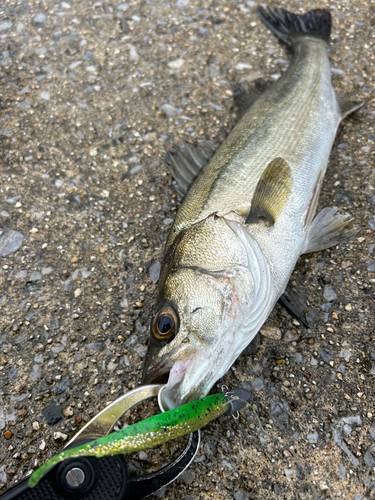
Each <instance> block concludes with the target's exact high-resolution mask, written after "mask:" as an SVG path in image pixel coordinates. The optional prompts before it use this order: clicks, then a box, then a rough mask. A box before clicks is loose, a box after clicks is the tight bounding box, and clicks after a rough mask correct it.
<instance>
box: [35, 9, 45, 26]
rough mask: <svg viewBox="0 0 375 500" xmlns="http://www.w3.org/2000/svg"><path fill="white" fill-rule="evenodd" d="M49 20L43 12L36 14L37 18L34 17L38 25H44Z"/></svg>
mask: <svg viewBox="0 0 375 500" xmlns="http://www.w3.org/2000/svg"><path fill="white" fill-rule="evenodd" d="M46 19H47V16H46V15H45V14H43V12H39V13H38V14H36V16H34V19H33V21H34V23H37V24H43V23H44V22H45V20H46Z"/></svg>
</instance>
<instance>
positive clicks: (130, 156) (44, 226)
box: [0, 0, 375, 500]
mask: <svg viewBox="0 0 375 500" xmlns="http://www.w3.org/2000/svg"><path fill="white" fill-rule="evenodd" d="M270 5H271V6H274V5H278V6H283V7H285V8H288V9H289V10H292V11H296V12H302V11H306V10H308V9H310V8H317V7H325V8H329V9H330V11H331V13H332V17H333V33H332V43H331V46H332V51H331V54H330V58H331V63H332V80H333V84H334V87H335V89H336V90H337V93H338V94H340V95H346V96H350V97H351V98H353V99H355V100H359V101H362V100H364V101H366V102H367V104H366V106H365V107H363V108H362V109H361V110H359V111H358V112H357V113H356V114H354V115H352V116H350V117H349V118H348V119H347V120H345V122H344V123H343V124H342V126H341V127H340V130H339V133H338V136H337V139H336V142H335V145H334V147H333V150H332V155H331V159H330V165H329V168H328V171H327V174H326V177H325V179H324V182H323V187H322V192H321V196H320V201H319V209H321V208H323V207H326V206H332V205H336V206H338V207H339V210H340V212H341V211H342V212H348V213H350V214H351V215H352V216H353V218H354V222H355V224H356V225H357V226H358V229H359V232H358V234H357V235H356V236H355V237H354V238H353V239H352V240H350V241H349V242H347V243H343V244H340V245H338V246H337V247H336V248H332V249H330V250H328V251H324V252H319V253H316V254H311V255H308V256H304V257H302V258H301V259H300V260H299V262H298V265H297V267H296V270H295V272H294V273H293V276H292V283H293V284H294V286H295V287H296V289H297V290H299V291H298V294H299V296H300V298H301V300H302V302H303V303H304V304H305V308H306V314H307V317H308V320H309V326H310V328H309V329H306V328H304V327H303V326H301V325H299V324H298V323H296V321H295V320H293V319H292V318H291V317H290V316H288V314H287V313H286V312H285V311H284V310H282V309H281V308H280V307H279V306H277V307H276V308H275V310H274V311H273V313H272V314H271V317H270V318H269V320H268V321H267V327H268V328H267V329H266V330H265V331H264V333H265V335H261V342H260V347H259V349H258V351H257V353H256V354H243V355H241V357H240V358H239V359H238V360H237V362H236V363H235V364H234V366H233V367H232V369H231V370H230V371H229V372H228V374H227V375H226V376H225V377H224V378H223V379H222V381H220V383H218V384H217V386H216V387H215V388H214V390H216V391H217V390H220V387H221V385H222V384H223V383H224V384H225V385H227V386H228V387H238V386H242V385H245V386H246V387H248V388H250V389H251V390H252V391H253V400H252V407H251V408H249V409H247V410H244V411H242V412H241V415H240V417H239V419H238V420H233V418H229V417H228V418H223V419H221V420H219V421H216V422H213V423H211V424H210V425H208V426H207V427H206V428H205V429H204V430H203V433H202V436H203V437H202V445H201V448H200V451H199V454H198V457H197V459H196V461H195V462H194V463H193V465H192V466H191V467H190V469H189V470H188V472H187V473H185V475H184V476H183V477H182V478H181V479H179V480H177V481H176V482H175V483H174V484H173V485H171V486H170V487H168V488H167V489H166V490H163V491H162V492H161V493H160V494H159V496H162V497H164V498H166V499H185V500H193V499H202V500H203V499H235V500H246V499H269V498H270V499H271V498H272V499H273V498H283V499H284V498H285V499H296V498H299V499H316V498H332V499H333V498H341V499H353V500H354V499H355V500H360V499H365V498H367V499H369V498H374V497H375V448H374V446H375V405H374V381H375V345H374V341H375V334H374V312H375V311H374V310H375V308H374V284H375V263H374V248H375V247H374V244H375V238H374V231H375V219H374V212H375V192H374V189H375V179H374V177H375V166H374V141H375V132H374V126H373V125H374V124H373V118H374V114H375V107H374V103H373V102H372V100H373V98H374V84H375V73H374V60H375V55H374V54H375V51H374V38H375V28H374V26H375V4H374V3H371V2H366V1H363V2H358V1H356V2H350V1H332V2H327V1H322V2H319V3H317V2H312V1H304V2H302V1H300V2H297V1H290V2H285V1H281V2H278V3H277V4H276V3H275V2H270ZM255 10H256V5H255V3H254V2H253V1H248V2H243V3H239V2H235V1H234V0H231V1H228V0H226V1H224V0H215V1H195V0H178V1H177V2H176V1H171V2H162V1H157V0H155V1H151V0H148V1H144V2H141V1H128V2H126V3H125V2H124V3H120V2H114V1H98V2H89V1H87V0H82V1H65V2H61V3H54V2H42V1H35V2H27V1H19V2H18V1H14V0H10V1H3V2H2V3H1V6H0V47H1V59H0V95H1V115H0V144H1V154H0V156H1V163H0V227H1V230H2V233H1V234H0V238H1V239H0V243H1V244H0V307H1V309H0V311H1V316H0V328H1V329H0V431H1V435H0V484H1V486H0V488H2V489H1V490H0V491H4V489H5V487H6V486H10V485H12V484H14V483H15V482H17V481H19V480H20V479H22V478H24V477H25V475H27V474H28V473H30V471H32V470H35V469H36V468H37V467H38V466H40V465H41V464H42V463H44V461H45V460H46V459H48V458H49V457H51V456H53V455H54V454H56V453H57V452H58V451H59V450H60V449H61V447H62V446H63V444H64V442H66V441H67V440H68V439H69V438H71V437H72V436H73V435H74V434H75V433H76V432H77V430H78V429H79V428H80V427H82V425H83V424H84V423H85V422H86V421H87V420H88V419H89V418H91V417H92V416H93V415H95V414H96V413H97V412H99V411H100V410H101V409H102V408H103V407H105V405H106V404H107V403H108V402H110V401H113V400H114V399H115V398H116V397H118V396H119V395H120V394H121V393H123V392H126V391H128V390H130V389H132V388H134V387H136V386H138V385H139V384H140V376H141V367H142V360H143V358H144V355H145V346H146V342H147V338H148V331H149V322H150V318H151V314H152V310H153V303H154V300H155V297H156V293H157V284H156V283H154V282H155V280H156V279H157V267H158V264H157V261H161V259H162V255H163V246H164V243H165V239H166V237H167V235H168V231H169V229H170V227H171V223H172V221H173V218H174V216H175V213H176V210H177V208H178V206H179V204H180V201H181V200H180V197H179V196H178V195H177V194H176V193H175V192H174V191H173V189H172V188H171V184H172V179H171V178H170V176H169V174H168V173H167V172H166V169H165V167H164V165H163V161H162V159H163V154H164V153H163V151H164V147H163V144H166V145H167V146H171V145H172V144H175V143H177V144H178V143H181V139H182V138H185V139H188V140H190V141H192V142H194V141H195V140H197V139H199V138H212V137H215V136H217V135H218V134H219V133H220V131H221V130H222V128H223V127H224V128H225V127H226V128H230V127H231V126H232V125H233V124H234V123H235V117H236V112H235V109H234V108H233V98H232V90H233V86H234V85H235V84H237V83H239V82H251V81H255V80H257V79H259V78H261V77H262V78H264V79H265V80H276V79H277V78H279V77H280V75H282V73H283V72H284V71H285V69H286V67H287V65H288V58H289V54H288V52H287V50H286V48H285V46H284V45H283V44H282V43H281V42H280V41H279V40H277V39H276V37H275V36H274V35H272V34H271V33H270V32H269V31H268V30H267V28H266V27H265V26H263V25H262V23H261V22H260V20H259V19H258V18H257V16H256V13H255ZM286 126H287V124H286ZM152 264H153V266H152V268H151V275H150V271H149V270H150V266H151V265H152ZM301 290H302V291H301ZM272 337H273V338H272ZM150 413H151V410H150V409H148V410H147V411H146V410H145V411H143V412H142V410H139V411H138V413H137V415H138V417H139V418H144V417H145V416H147V415H148V414H150ZM132 418H135V416H133V417H132ZM173 446H174V445H171V446H170V447H169V448H168V447H167V446H164V447H162V448H161V449H159V450H157V451H156V452H155V453H151V452H144V453H143V454H139V455H138V454H136V455H133V456H132V457H130V462H131V464H130V468H131V470H133V471H137V470H138V471H139V470H149V469H150V468H152V467H157V466H158V465H159V464H160V463H163V462H165V461H166V460H168V458H169V456H170V453H171V452H172V451H173V450H174V448H173Z"/></svg>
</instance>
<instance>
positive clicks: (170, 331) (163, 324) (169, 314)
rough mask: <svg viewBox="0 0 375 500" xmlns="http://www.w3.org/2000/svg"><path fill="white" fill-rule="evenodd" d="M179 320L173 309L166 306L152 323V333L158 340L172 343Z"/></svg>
mask: <svg viewBox="0 0 375 500" xmlns="http://www.w3.org/2000/svg"><path fill="white" fill-rule="evenodd" d="M177 323H178V318H177V314H176V312H175V311H174V310H173V309H172V307H169V306H165V307H163V308H162V309H160V311H159V312H158V313H157V315H156V316H155V318H154V320H153V322H152V333H153V335H154V337H155V338H156V339H157V340H169V341H171V340H172V339H173V338H174V336H175V333H176V330H177Z"/></svg>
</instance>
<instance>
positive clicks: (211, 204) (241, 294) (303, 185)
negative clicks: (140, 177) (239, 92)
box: [143, 7, 360, 408]
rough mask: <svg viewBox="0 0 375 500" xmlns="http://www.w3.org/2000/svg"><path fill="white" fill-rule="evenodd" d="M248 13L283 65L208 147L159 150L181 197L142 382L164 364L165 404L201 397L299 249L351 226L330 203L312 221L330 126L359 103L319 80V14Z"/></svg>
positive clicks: (278, 289)
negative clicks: (283, 52) (278, 49)
mask: <svg viewBox="0 0 375 500" xmlns="http://www.w3.org/2000/svg"><path fill="white" fill-rule="evenodd" d="M258 14H259V16H260V17H261V19H262V21H263V22H264V23H265V24H266V25H267V26H268V27H269V28H270V29H271V30H272V31H273V32H274V33H275V34H276V35H277V36H278V37H280V38H281V39H282V40H283V41H284V42H286V43H287V44H288V45H289V46H290V47H291V48H292V58H291V63H290V66H289V68H288V70H287V71H286V72H285V74H284V75H283V76H282V77H281V78H280V79H279V80H278V81H277V82H275V83H274V84H273V85H272V86H270V87H269V88H267V90H266V91H265V92H264V93H263V94H262V95H261V96H260V97H258V98H257V100H255V102H254V101H253V103H252V104H250V107H247V108H246V109H244V110H243V116H242V118H241V119H240V121H239V122H238V123H237V125H236V126H235V127H234V128H233V130H232V131H231V133H230V134H229V136H228V137H227V138H226V139H225V140H224V142H223V143H222V144H221V145H220V147H218V148H217V149H216V151H215V152H213V150H214V147H215V146H212V142H209V141H206V143H205V146H204V149H202V148H201V149H199V148H198V147H197V148H194V147H191V146H189V145H188V144H185V146H183V147H181V148H177V149H176V150H175V151H171V152H170V154H169V156H168V160H167V163H168V165H169V169H170V171H171V173H172V175H173V176H174V178H175V180H176V182H177V183H178V185H179V187H180V191H181V192H184V193H186V196H185V198H184V200H183V202H182V205H181V207H180V209H179V211H178V213H177V216H176V219H175V221H174V225H173V227H172V230H171V232H170V235H169V238H168V241H167V244H166V248H165V255H164V262H163V267H162V271H161V275H160V281H159V286H160V293H159V297H158V301H157V304H156V308H155V316H154V318H153V321H152V325H151V336H150V341H149V346H148V352H147V355H146V359H145V366H144V373H143V383H157V382H160V381H163V382H164V381H165V378H162V377H165V376H166V375H167V374H169V378H168V383H167V387H166V391H165V393H166V394H165V399H166V401H168V402H169V407H170V408H171V407H174V406H178V405H180V404H184V403H186V402H187V401H192V400H194V399H198V398H200V397H202V396H204V395H206V394H207V393H208V391H209V390H210V388H211V387H212V385H213V384H214V383H215V382H216V381H217V380H218V379H219V378H221V377H222V376H223V375H224V374H225V373H226V372H227V371H228V369H229V368H230V366H231V365H232V364H233V363H234V361H235V360H236V358H237V357H238V356H239V354H240V353H241V351H242V350H243V349H244V348H245V347H246V346H247V345H248V344H249V343H250V342H251V341H252V339H253V338H254V336H255V335H256V334H257V333H258V331H259V329H260V328H261V326H262V324H263V323H264V321H265V320H266V319H267V316H268V315H269V314H270V312H271V311H272V308H273V307H274V305H275V303H276V302H277V300H278V299H279V297H280V296H281V295H282V294H283V293H284V290H285V288H286V286H287V284H288V281H289V278H290V276H291V273H292V271H293V269H294V267H295V264H296V262H297V260H298V258H299V257H300V256H301V255H302V254H304V253H309V252H312V251H317V250H322V249H324V248H328V247H331V246H333V245H336V244H337V243H339V242H340V241H341V240H343V239H345V238H346V237H348V236H350V235H352V234H353V232H352V231H350V217H348V216H347V215H337V214H335V212H336V211H337V209H336V208H334V207H332V208H325V209H323V210H322V212H321V213H320V214H318V215H317V217H315V219H314V215H315V210H316V207H317V203H318V197H319V191H320V187H321V184H322V181H323V177H324V174H325V171H326V168H327V163H328V158H329V154H330V151H331V148H332V144H333V141H334V139H335V135H336V131H337V128H338V126H339V124H340V122H341V120H342V119H343V118H344V117H345V116H347V115H348V114H349V113H350V112H351V111H354V110H355V109H357V108H358V107H359V106H360V104H359V103H354V102H351V101H344V100H343V99H339V98H338V97H337V96H336V95H335V92H334V89H333V87H332V84H331V75H330V66H329V59H328V53H329V36H330V29H331V16H330V13H329V12H328V11H327V10H322V9H317V10H312V11H310V12H307V13H306V14H304V15H297V14H293V13H291V12H288V11H286V10H283V9H272V10H271V9H264V8H262V7H259V8H258ZM210 151H211V153H210ZM212 153H213V154H212ZM210 154H211V157H210ZM208 158H209V160H208ZM189 183H190V184H189Z"/></svg>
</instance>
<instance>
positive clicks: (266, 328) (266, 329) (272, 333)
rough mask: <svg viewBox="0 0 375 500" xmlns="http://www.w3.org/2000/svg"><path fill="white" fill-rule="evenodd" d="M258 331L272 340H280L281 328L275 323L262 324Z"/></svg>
mask: <svg viewBox="0 0 375 500" xmlns="http://www.w3.org/2000/svg"><path fill="white" fill-rule="evenodd" d="M260 333H261V334H262V335H263V336H264V337H268V338H270V339H273V340H281V330H280V328H278V327H277V326H276V325H263V326H262V328H261V329H260Z"/></svg>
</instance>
